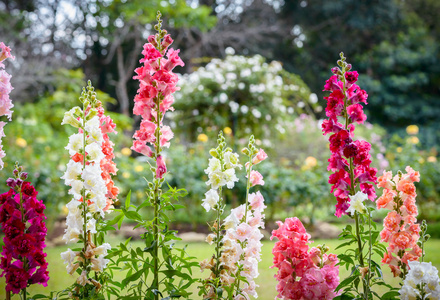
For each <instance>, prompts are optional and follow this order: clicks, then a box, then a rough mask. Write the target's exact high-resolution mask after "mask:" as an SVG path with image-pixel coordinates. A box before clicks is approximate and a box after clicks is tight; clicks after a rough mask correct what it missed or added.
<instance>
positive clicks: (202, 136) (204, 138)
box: [197, 133, 208, 143]
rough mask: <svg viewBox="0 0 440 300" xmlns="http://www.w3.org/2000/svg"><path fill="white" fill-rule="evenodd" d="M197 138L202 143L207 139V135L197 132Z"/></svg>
mask: <svg viewBox="0 0 440 300" xmlns="http://www.w3.org/2000/svg"><path fill="white" fill-rule="evenodd" d="M197 140H198V141H200V142H203V143H206V142H207V141H208V136H207V135H206V134H204V133H201V134H199V136H198V137H197Z"/></svg>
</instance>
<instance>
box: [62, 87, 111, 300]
mask: <svg viewBox="0 0 440 300" xmlns="http://www.w3.org/2000/svg"><path fill="white" fill-rule="evenodd" d="M80 101H81V102H82V104H83V108H82V109H81V108H80V107H78V106H77V107H74V108H72V109H71V110H70V111H68V112H66V113H65V115H64V118H63V122H62V123H61V124H69V125H71V126H73V127H75V128H78V133H75V134H73V135H72V136H70V137H69V144H68V145H67V146H66V149H67V150H68V151H69V154H70V156H71V159H70V161H69V163H68V164H67V169H66V172H65V173H64V175H63V176H62V177H61V178H62V179H64V181H65V183H66V185H68V186H70V187H71V188H70V190H69V194H71V195H72V197H73V198H72V200H71V201H70V202H69V203H68V204H67V209H68V215H67V220H66V224H67V229H66V230H65V234H64V236H63V240H65V241H66V243H72V242H73V243H74V242H78V241H79V242H81V243H82V244H83V248H82V250H81V251H72V250H71V249H68V250H67V251H66V252H63V253H61V257H62V259H63V260H64V263H65V264H67V267H66V269H67V272H68V273H69V274H71V275H73V273H75V271H77V270H78V269H79V270H80V272H79V273H80V276H79V277H78V278H77V280H76V284H75V285H74V288H73V290H72V291H71V295H70V296H71V297H73V298H75V299H77V298H82V297H87V296H90V295H91V294H97V293H98V292H99V291H100V289H101V287H102V284H101V283H100V282H98V280H97V279H98V275H96V276H95V278H90V276H89V273H90V272H91V271H94V272H95V274H98V273H99V272H103V271H104V269H105V268H106V266H107V263H108V262H109V260H108V259H105V256H106V255H107V251H108V250H110V249H111V246H110V245H109V244H108V243H102V245H97V234H98V231H97V228H98V225H99V223H100V222H101V221H102V220H103V219H104V217H105V213H106V212H109V211H110V209H111V207H112V203H113V200H112V199H115V198H116V196H117V194H118V188H116V187H115V186H114V184H113V181H112V180H111V176H110V174H116V171H117V169H116V166H115V164H114V162H112V159H113V156H114V155H113V149H112V146H113V144H112V143H111V142H110V140H109V138H108V135H107V133H110V132H115V131H114V128H115V125H114V123H113V121H112V120H111V118H110V117H108V116H105V115H104V108H103V107H102V103H101V102H100V101H99V100H98V99H97V98H96V93H95V92H94V88H93V87H92V85H91V83H90V81H89V83H88V86H87V90H86V89H83V92H82V94H81V97H80Z"/></svg>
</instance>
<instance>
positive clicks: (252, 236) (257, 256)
mask: <svg viewBox="0 0 440 300" xmlns="http://www.w3.org/2000/svg"><path fill="white" fill-rule="evenodd" d="M242 153H243V154H245V155H246V156H248V158H249V161H248V162H247V163H246V172H247V176H246V178H247V188H246V202H245V204H242V205H240V206H239V207H237V208H235V209H232V210H231V214H230V215H229V216H228V217H227V218H226V219H225V223H224V226H225V229H226V236H225V240H227V241H228V244H230V245H231V246H230V247H231V249H233V251H235V255H234V256H233V259H232V261H233V262H234V264H235V265H236V266H237V270H236V271H235V273H234V275H233V277H235V280H236V281H237V282H236V283H235V291H234V295H235V297H236V298H235V299H243V300H244V299H250V297H251V296H252V297H254V298H257V297H258V294H257V292H256V288H257V284H256V283H255V278H257V277H258V276H259V272H258V262H260V261H261V247H262V243H261V239H262V238H263V234H262V233H261V229H262V228H264V217H265V215H264V214H263V212H264V209H265V208H266V205H265V204H264V198H263V195H262V194H261V193H260V192H256V193H251V194H250V193H249V189H250V188H251V187H253V186H255V185H257V184H258V185H263V184H264V181H263V176H262V175H261V174H260V173H259V172H258V171H255V170H252V168H253V166H254V165H256V164H258V163H260V162H261V161H263V160H265V159H266V158H267V154H266V153H265V152H264V150H263V149H260V150H257V148H256V147H255V139H254V137H253V136H251V137H250V139H249V144H248V146H247V147H246V148H244V149H243V150H242ZM240 277H244V278H245V279H246V280H245V281H243V286H240V283H241V282H240V279H239V278H240Z"/></svg>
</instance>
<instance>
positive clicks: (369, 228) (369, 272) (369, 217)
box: [367, 211, 373, 294]
mask: <svg viewBox="0 0 440 300" xmlns="http://www.w3.org/2000/svg"><path fill="white" fill-rule="evenodd" d="M368 232H369V233H370V245H369V252H368V276H367V289H368V294H369V293H370V279H371V255H372V251H373V240H372V237H371V212H370V211H368Z"/></svg>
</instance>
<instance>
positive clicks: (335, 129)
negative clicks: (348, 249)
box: [322, 53, 384, 299]
mask: <svg viewBox="0 0 440 300" xmlns="http://www.w3.org/2000/svg"><path fill="white" fill-rule="evenodd" d="M340 57H341V59H340V60H338V67H334V68H332V73H333V74H334V75H333V76H331V77H330V79H329V80H327V81H326V84H325V86H324V91H330V92H331V93H330V95H329V96H328V97H325V99H326V100H327V107H326V109H325V111H326V116H327V117H328V119H327V120H324V122H323V124H322V131H323V133H324V134H325V135H326V134H331V136H330V138H329V142H330V147H329V148H330V151H331V156H330V159H329V165H328V170H329V171H331V172H333V173H332V174H331V175H330V178H329V183H330V184H331V185H332V188H331V192H332V193H333V194H334V195H335V196H336V199H337V204H336V213H335V215H336V216H337V217H340V216H342V215H344V214H350V215H351V216H352V218H353V219H354V221H355V228H354V232H352V226H351V225H349V226H347V227H346V228H345V229H344V231H343V232H342V234H341V239H348V240H349V242H347V243H344V245H351V244H354V245H356V248H357V249H356V252H355V255H353V257H351V256H350V255H346V254H344V255H341V256H340V260H341V264H349V265H352V266H353V272H352V275H350V277H352V279H353V280H344V281H342V282H341V285H340V286H339V287H338V289H340V288H343V287H345V288H346V289H345V291H346V292H347V293H348V292H349V291H350V292H355V293H359V295H360V297H361V298H362V299H369V297H371V295H372V292H371V289H370V287H371V285H372V282H371V278H372V274H374V272H376V271H379V270H378V268H379V267H378V265H377V264H373V265H372V263H371V254H372V252H373V251H374V249H373V248H375V247H379V248H380V249H378V251H384V249H383V247H381V246H378V245H377V243H375V239H376V238H377V234H376V235H372V233H371V231H372V230H374V228H375V226H376V225H375V224H374V222H373V223H371V212H372V211H373V210H374V209H372V208H370V207H368V208H367V207H365V206H364V204H363V201H364V200H366V199H370V200H371V201H374V200H375V198H376V193H375V190H374V185H375V184H376V181H377V178H376V172H377V170H376V169H375V168H371V167H370V164H371V155H370V153H369V152H370V150H371V145H370V144H369V143H368V142H367V141H363V140H355V139H354V131H355V124H356V123H358V124H362V123H364V121H365V120H366V119H367V117H366V115H365V114H364V112H363V107H362V105H361V103H363V104H367V97H368V95H367V93H366V92H365V91H364V90H362V89H361V88H360V87H359V86H358V85H357V84H356V82H357V80H358V73H357V72H356V71H351V68H352V66H351V65H350V64H348V63H347V62H346V61H345V60H346V58H345V57H344V54H343V53H341V54H340ZM365 227H367V228H366V229H365ZM373 239H374V240H373ZM365 241H367V242H366V243H365ZM365 245H368V247H365ZM353 259H355V260H357V261H358V263H357V264H355V263H354V261H353ZM373 267H374V270H373V269H372V268H373ZM379 278H381V275H380V276H379ZM360 282H361V283H362V291H361V292H358V291H357V288H356V287H357V286H358V284H359V283H360ZM353 284H354V285H353ZM347 286H348V287H347Z"/></svg>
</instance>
